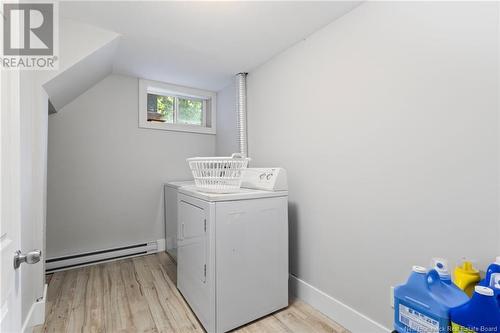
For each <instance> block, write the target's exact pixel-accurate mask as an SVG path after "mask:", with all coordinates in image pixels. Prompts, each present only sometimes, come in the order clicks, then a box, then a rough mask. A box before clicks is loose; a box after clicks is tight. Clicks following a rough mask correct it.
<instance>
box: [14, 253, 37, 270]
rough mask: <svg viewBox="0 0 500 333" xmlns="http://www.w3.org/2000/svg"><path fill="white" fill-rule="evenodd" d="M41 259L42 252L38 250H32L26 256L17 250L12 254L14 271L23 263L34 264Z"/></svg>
mask: <svg viewBox="0 0 500 333" xmlns="http://www.w3.org/2000/svg"><path fill="white" fill-rule="evenodd" d="M41 257H42V251H40V250H33V251H30V252H28V253H26V254H23V253H21V251H19V250H18V251H16V253H14V269H18V268H19V266H21V264H22V263H23V262H25V263H27V264H36V263H37V262H39V261H40V258H41Z"/></svg>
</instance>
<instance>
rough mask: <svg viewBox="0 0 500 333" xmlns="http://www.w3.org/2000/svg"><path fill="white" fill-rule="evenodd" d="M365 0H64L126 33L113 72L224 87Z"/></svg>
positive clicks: (95, 22) (65, 8)
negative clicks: (305, 0)
mask: <svg viewBox="0 0 500 333" xmlns="http://www.w3.org/2000/svg"><path fill="white" fill-rule="evenodd" d="M359 3H360V2H359V1H346V2H341V1H331V2H315V1H307V2H300V1H298V2H259V1H255V2H252V1H246V2H238V1H234V2H226V1H221V2H209V1H201V2H178V1H152V2H148V1H123V2H122V1H66V2H61V3H60V9H59V11H60V15H61V16H62V17H64V18H70V19H72V20H76V21H80V22H83V23H86V24H89V25H92V26H95V27H100V28H102V29H105V30H109V31H114V32H116V33H118V34H120V35H121V36H122V37H121V39H120V42H119V45H118V49H117V52H116V54H115V57H114V59H113V72H115V73H120V74H126V75H131V76H136V77H141V78H146V79H152V80H158V81H163V82H171V83H176V84H181V85H186V86H192V87H197V88H205V89H210V90H214V91H218V90H220V89H222V88H223V87H225V86H226V85H227V84H228V83H229V82H230V80H231V77H232V76H233V75H234V74H236V73H238V72H243V71H246V72H250V71H252V69H254V68H256V67H257V66H259V65H260V64H262V63H264V62H266V61H267V60H269V59H270V58H272V57H273V56H274V55H276V54H278V53H280V52H281V51H283V50H285V49H287V48H288V47H290V46H291V45H293V44H294V43H296V42H298V41H300V40H302V39H304V38H306V37H307V36H308V35H310V34H311V33H313V32H315V31H317V30H318V29H320V28H322V27H324V26H325V25H327V24H329V23H330V22H332V21H334V20H335V19H337V18H339V17H341V16H342V15H344V14H345V13H347V12H349V11H350V10H352V9H353V8H354V7H356V6H357V5H358V4H359Z"/></svg>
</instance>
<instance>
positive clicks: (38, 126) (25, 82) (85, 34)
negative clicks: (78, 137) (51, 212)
mask: <svg viewBox="0 0 500 333" xmlns="http://www.w3.org/2000/svg"><path fill="white" fill-rule="evenodd" d="M59 31H60V36H59V59H60V64H59V70H56V71H22V73H21V115H22V122H21V159H22V160H21V174H22V179H21V210H22V211H21V223H22V224H21V232H22V237H21V249H20V250H21V251H22V252H28V251H31V250H33V249H41V250H42V260H41V261H40V263H38V264H35V265H22V266H21V268H20V272H21V287H22V288H21V289H22V290H21V293H22V314H21V316H22V321H23V323H24V325H25V328H26V329H29V327H31V326H33V325H38V324H40V322H39V321H40V320H42V321H43V307H41V306H37V305H36V304H35V302H36V300H37V299H39V298H41V297H42V296H43V291H44V285H45V274H44V273H45V268H44V261H45V258H46V257H47V256H46V247H45V232H46V227H45V223H46V194H47V193H46V189H47V122H48V119H47V113H48V110H47V109H48V108H47V104H48V100H47V99H48V96H47V93H46V91H45V90H44V89H43V85H44V84H46V83H47V82H49V81H50V80H51V79H53V78H54V77H57V75H59V74H61V73H62V72H63V71H65V70H66V69H68V68H71V67H72V66H74V65H75V64H76V63H78V62H79V61H81V60H82V59H84V58H85V57H86V56H88V55H89V54H91V53H94V52H95V51H96V50H98V49H99V48H100V47H102V46H103V45H106V44H107V43H108V42H109V41H110V40H112V39H115V38H116V36H117V34H116V33H113V32H109V31H105V30H102V29H98V28H93V27H90V26H88V25H84V24H82V23H79V22H75V21H71V20H65V19H60V22H59ZM82 38H85V43H82V42H81V40H82Z"/></svg>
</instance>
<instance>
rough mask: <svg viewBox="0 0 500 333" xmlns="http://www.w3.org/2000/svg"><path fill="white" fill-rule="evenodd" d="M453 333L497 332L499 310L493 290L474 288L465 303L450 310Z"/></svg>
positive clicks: (499, 318)
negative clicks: (470, 296)
mask: <svg viewBox="0 0 500 333" xmlns="http://www.w3.org/2000/svg"><path fill="white" fill-rule="evenodd" d="M450 317H451V326H452V330H453V332H454V333H473V332H498V331H499V330H500V308H499V307H498V302H497V301H496V299H495V296H494V292H493V289H491V288H488V287H483V286H476V287H475V292H474V294H473V295H472V298H471V299H470V301H468V302H467V303H465V304H463V305H461V306H458V307H456V308H453V309H451V310H450Z"/></svg>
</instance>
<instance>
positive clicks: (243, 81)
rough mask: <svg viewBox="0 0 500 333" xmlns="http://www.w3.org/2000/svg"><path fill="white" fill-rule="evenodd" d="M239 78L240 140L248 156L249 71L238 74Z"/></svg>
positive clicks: (241, 147) (245, 154) (241, 148)
mask: <svg viewBox="0 0 500 333" xmlns="http://www.w3.org/2000/svg"><path fill="white" fill-rule="evenodd" d="M236 79H237V80H238V142H239V145H240V153H241V154H242V155H243V157H247V156H248V143H247V73H238V74H236Z"/></svg>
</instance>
